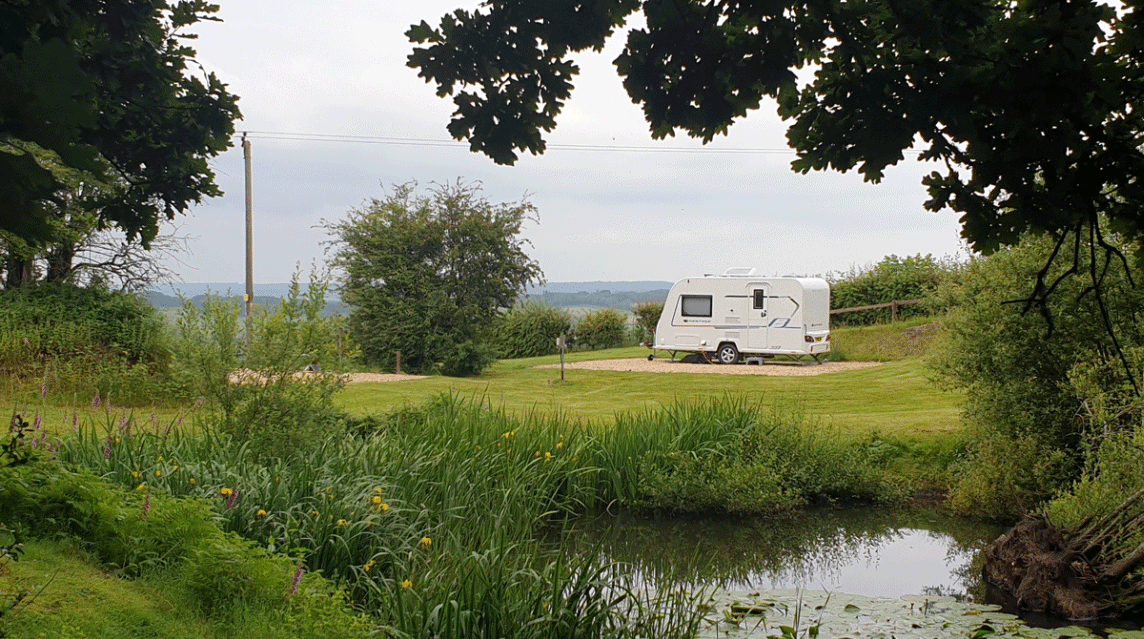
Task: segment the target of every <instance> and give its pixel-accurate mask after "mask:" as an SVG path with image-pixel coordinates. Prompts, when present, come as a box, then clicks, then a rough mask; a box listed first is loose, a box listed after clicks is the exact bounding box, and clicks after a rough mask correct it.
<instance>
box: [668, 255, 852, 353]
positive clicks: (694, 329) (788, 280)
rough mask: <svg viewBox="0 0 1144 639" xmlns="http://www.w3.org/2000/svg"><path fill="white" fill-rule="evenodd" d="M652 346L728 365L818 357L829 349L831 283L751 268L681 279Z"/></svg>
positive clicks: (674, 290) (669, 298) (673, 291)
mask: <svg viewBox="0 0 1144 639" xmlns="http://www.w3.org/2000/svg"><path fill="white" fill-rule="evenodd" d="M651 347H652V348H653V349H654V350H664V351H670V352H671V353H672V357H674V356H675V353H677V352H684V353H702V354H703V356H704V357H705V358H707V359H708V360H711V361H718V362H720V363H724V364H734V363H736V362H738V361H739V360H740V359H741V358H743V357H746V358H762V357H773V356H775V355H790V356H793V357H795V358H798V357H801V356H807V355H809V356H811V357H813V358H814V359H815V360H816V361H817V360H818V359H819V357H820V356H821V355H823V354H825V353H828V352H830V285H829V284H827V283H826V280H822V279H819V278H813V277H757V276H755V269H753V268H750V269H729V270H728V271H727V272H726V273H724V274H723V275H704V276H703V277H690V278H687V279H685V280H680V281H678V282H676V283H675V285H674V286H672V287H671V291H670V292H669V293H668V294H667V300H666V301H665V302H664V305H663V314H662V315H660V318H659V323H658V324H657V325H656V328H655V338H654V342H653V344H651ZM654 350H653V354H654ZM760 363H761V362H760Z"/></svg>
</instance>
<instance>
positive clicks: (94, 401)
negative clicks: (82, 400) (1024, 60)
mask: <svg viewBox="0 0 1144 639" xmlns="http://www.w3.org/2000/svg"><path fill="white" fill-rule="evenodd" d="M91 407H92V408H99V389H98V388H97V389H95V397H92V398H91Z"/></svg>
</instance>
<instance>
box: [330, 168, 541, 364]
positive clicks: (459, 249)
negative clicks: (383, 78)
mask: <svg viewBox="0 0 1144 639" xmlns="http://www.w3.org/2000/svg"><path fill="white" fill-rule="evenodd" d="M415 191H416V184H415V183H407V184H403V185H398V186H395V187H394V192H393V193H392V194H391V195H389V196H387V197H386V198H385V199H383V200H377V199H375V200H372V201H371V202H370V204H368V205H367V206H365V207H363V208H361V209H356V210H353V211H350V213H349V214H348V217H347V218H346V219H345V220H343V221H340V222H336V223H328V224H327V229H328V230H329V231H330V233H331V234H332V235H333V236H334V237H335V242H336V246H337V249H336V253H335V263H336V264H337V266H339V267H340V268H342V269H343V271H344V273H345V281H344V282H343V285H342V289H341V290H342V300H343V301H344V302H346V303H347V304H348V305H350V306H351V308H352V309H353V310H352V311H351V312H350V319H349V321H350V331H351V334H352V336H353V338H354V340H355V341H356V342H357V343H358V344H359V345H360V347H361V355H362V358H363V359H364V361H365V362H366V363H367V364H369V365H371V366H375V367H379V368H381V369H383V370H393V369H394V367H395V361H396V353H397V352H399V351H400V352H401V362H402V369H403V370H408V371H412V372H434V371H439V372H442V373H444V374H446V375H451V376H464V375H474V374H477V373H479V372H480V371H482V370H483V369H484V368H485V367H486V366H488V365H489V364H490V363H492V362H493V361H494V359H495V347H494V344H493V334H492V333H493V328H494V323H495V321H496V319H497V316H498V315H499V314H500V312H501V311H502V309H506V308H510V307H511V306H512V305H513V303H514V301H515V300H516V297H517V295H518V294H519V293H520V292H521V291H523V289H524V287H525V286H526V285H527V284H528V283H530V282H534V281H539V280H540V278H541V276H542V273H541V271H540V267H539V266H538V265H537V264H536V262H534V261H533V260H531V259H529V257H528V256H527V255H526V254H525V252H524V245H525V243H526V241H525V240H522V239H520V238H519V237H518V236H519V235H520V232H521V227H522V226H523V224H524V222H525V221H526V220H528V219H531V218H534V217H535V214H536V210H535V208H534V207H533V206H532V205H531V204H529V203H528V202H527V201H522V202H520V203H502V204H493V203H491V202H489V201H488V200H486V199H485V198H483V197H481V195H480V185H479V184H464V183H461V182H457V183H456V184H446V185H441V186H437V187H436V188H433V189H431V190H430V191H429V193H428V194H427V195H418V194H416V193H415Z"/></svg>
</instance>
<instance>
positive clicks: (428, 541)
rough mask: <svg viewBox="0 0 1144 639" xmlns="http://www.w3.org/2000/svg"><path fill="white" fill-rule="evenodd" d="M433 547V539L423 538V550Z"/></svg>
mask: <svg viewBox="0 0 1144 639" xmlns="http://www.w3.org/2000/svg"><path fill="white" fill-rule="evenodd" d="M432 545H433V540H432V539H430V538H428V537H422V538H421V547H422V548H428V547H429V546H432Z"/></svg>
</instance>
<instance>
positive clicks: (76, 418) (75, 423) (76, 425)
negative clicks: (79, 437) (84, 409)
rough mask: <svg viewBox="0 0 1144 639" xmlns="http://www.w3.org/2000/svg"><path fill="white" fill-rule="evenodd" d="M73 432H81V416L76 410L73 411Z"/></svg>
mask: <svg viewBox="0 0 1144 639" xmlns="http://www.w3.org/2000/svg"><path fill="white" fill-rule="evenodd" d="M72 430H74V431H76V432H78V431H79V414H78V413H76V412H75V411H74V410H73V411H72Z"/></svg>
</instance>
